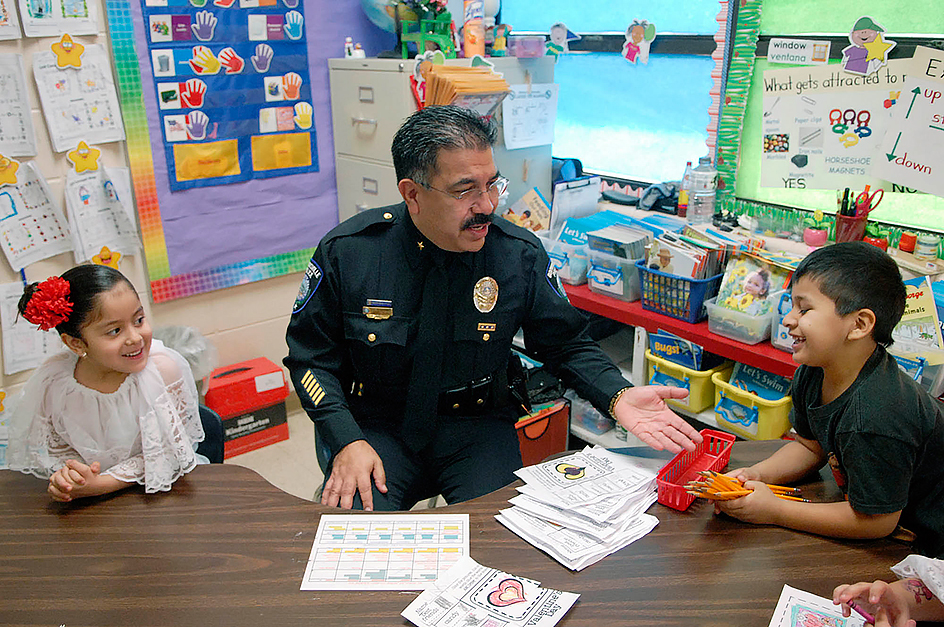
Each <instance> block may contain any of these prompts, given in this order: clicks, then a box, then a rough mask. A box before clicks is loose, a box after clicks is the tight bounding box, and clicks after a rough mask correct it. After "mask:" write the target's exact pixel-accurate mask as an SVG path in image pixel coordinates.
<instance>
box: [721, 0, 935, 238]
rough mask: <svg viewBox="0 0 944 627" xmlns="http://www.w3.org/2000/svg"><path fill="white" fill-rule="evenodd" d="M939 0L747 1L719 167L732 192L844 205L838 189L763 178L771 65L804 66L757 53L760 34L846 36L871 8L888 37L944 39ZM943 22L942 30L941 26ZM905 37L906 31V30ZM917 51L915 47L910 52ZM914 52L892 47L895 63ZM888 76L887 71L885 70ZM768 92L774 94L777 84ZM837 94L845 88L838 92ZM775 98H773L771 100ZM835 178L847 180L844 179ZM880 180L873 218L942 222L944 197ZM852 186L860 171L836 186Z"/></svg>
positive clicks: (918, 224)
mask: <svg viewBox="0 0 944 627" xmlns="http://www.w3.org/2000/svg"><path fill="white" fill-rule="evenodd" d="M934 4H935V3H934V2H933V0H916V1H915V2H913V3H906V4H901V3H898V2H892V1H890V0H863V1H862V2H858V3H851V4H850V3H825V4H824V3H821V4H820V5H817V8H816V11H810V10H809V5H808V3H805V2H803V1H802V0H763V2H761V0H749V1H748V2H747V3H746V5H745V6H742V8H741V13H740V14H739V23H738V29H737V37H738V40H737V41H736V42H735V50H736V51H737V52H739V53H740V54H738V55H737V56H735V58H734V59H732V66H731V70H730V72H729V75H728V83H727V92H726V97H727V99H730V101H729V102H726V106H725V109H724V112H723V114H722V117H721V120H720V123H719V156H718V161H719V171H720V172H721V174H722V177H723V179H724V184H725V186H726V189H727V193H729V194H730V193H732V192H733V194H734V195H735V196H736V197H737V198H742V199H749V200H757V201H761V202H766V203H771V204H777V205H784V206H789V207H799V208H804V209H811V210H815V209H823V210H833V208H834V207H835V206H836V190H835V189H797V188H791V187H789V185H791V183H790V182H789V181H785V182H784V183H783V184H782V185H781V187H769V186H763V185H762V183H764V182H766V183H770V176H769V173H768V176H767V180H766V181H762V178H763V175H762V167H761V163H762V159H763V156H764V154H763V150H764V144H763V131H762V128H763V118H764V95H765V83H764V72H765V71H766V70H768V69H778V70H779V69H781V68H783V69H784V70H787V71H788V73H789V68H793V69H794V70H797V69H798V68H799V66H791V65H784V64H775V63H770V62H768V61H767V59H766V58H762V57H761V58H755V55H754V47H755V46H756V42H757V36H758V34H763V35H768V36H775V37H795V38H800V39H816V37H817V34H818V33H819V34H822V35H832V36H845V34H846V33H847V32H848V31H849V30H851V26H852V24H854V23H855V21H856V20H857V19H858V18H859V17H861V16H863V15H868V16H870V17H872V18H874V19H875V21H876V22H878V23H880V24H882V26H884V28H885V29H886V31H887V39H891V40H895V39H896V35H897V34H899V33H902V34H917V35H924V36H926V37H932V38H934V37H937V36H940V37H941V38H942V39H944V34H942V32H944V28H942V27H940V26H939V25H938V26H937V27H935V25H934V21H933V20H928V19H927V16H928V15H932V14H933V13H934V6H933V5H934ZM935 28H937V32H933V29H935ZM898 40H899V41H903V40H904V39H903V38H902V37H899V39H898ZM833 45H834V46H835V44H833ZM910 56H911V54H910V53H908V55H907V57H910ZM907 57H906V56H903V55H895V54H894V53H892V54H890V55H889V64H890V65H889V67H894V63H899V62H900V61H899V60H901V59H904V58H907ZM811 67H812V66H811ZM829 67H830V68H831V69H832V70H839V68H840V66H839V65H838V64H835V63H834V64H831V65H830V66H829ZM840 71H841V70H840ZM768 76H769V75H768ZM884 80H886V79H885V76H884V71H883V81H884ZM880 87H884V88H886V93H887V91H888V89H894V85H882V86H878V87H876V90H875V92H876V94H877V93H881V92H880V91H879V88H880ZM767 93H768V95H770V87H769V85H768V90H767ZM863 93H865V92H863ZM790 97H793V98H795V97H797V95H796V90H795V89H794V90H793V91H792V92H790ZM830 97H834V98H841V97H842V96H841V94H836V95H830ZM872 97H875V94H872ZM884 97H885V98H887V97H888V96H887V95H886V96H884ZM862 102H863V104H862V106H860V107H859V108H860V109H873V108H874V109H876V110H877V111H880V110H881V104H878V105H876V104H874V103H871V104H869V103H865V102H864V100H863V101H862ZM769 105H770V101H769V100H768V108H769ZM722 162H723V164H722ZM831 182H841V181H839V180H838V179H837V180H836V181H831ZM879 182H880V181H879ZM793 184H795V182H794V183H793ZM880 184H881V186H882V187H883V188H885V191H886V195H885V198H884V201H883V202H882V204H881V205H880V206H879V207H878V208H877V209H876V210H875V211H874V212H873V213H872V214H870V219H873V220H876V221H879V222H883V223H886V224H892V225H900V226H907V227H913V228H918V229H927V230H941V229H942V226H941V225H942V217H944V198H941V197H939V196H936V195H931V194H926V193H921V192H919V191H918V190H915V189H913V188H908V187H905V186H903V185H893V184H892V183H890V182H884V183H882V182H880ZM846 186H850V187H853V188H858V189H861V188H862V187H863V185H861V184H858V183H857V182H856V179H855V178H854V177H852V178H851V179H849V180H847V181H846V182H845V184H844V185H837V186H836V187H837V188H841V187H846ZM873 187H874V185H873Z"/></svg>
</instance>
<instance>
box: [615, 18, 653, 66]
mask: <svg viewBox="0 0 944 627" xmlns="http://www.w3.org/2000/svg"><path fill="white" fill-rule="evenodd" d="M655 38H656V25H655V24H650V23H649V22H648V21H646V20H633V23H632V24H630V25H629V27H628V28H627V29H626V41H625V42H623V52H622V54H623V58H624V59H626V60H627V61H629V62H630V63H632V64H633V65H635V64H636V62H637V61H638V62H639V63H643V64H646V63H649V47H650V46H651V45H652V42H653V40H654V39H655Z"/></svg>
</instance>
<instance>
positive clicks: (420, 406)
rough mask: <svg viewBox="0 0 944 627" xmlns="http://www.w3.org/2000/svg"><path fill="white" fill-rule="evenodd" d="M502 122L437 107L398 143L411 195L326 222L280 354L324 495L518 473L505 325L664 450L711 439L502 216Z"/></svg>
mask: <svg viewBox="0 0 944 627" xmlns="http://www.w3.org/2000/svg"><path fill="white" fill-rule="evenodd" d="M494 141H495V130H494V128H493V127H492V126H491V125H489V124H488V123H486V122H485V121H483V120H482V119H480V118H479V117H478V116H476V115H475V114H474V113H472V112H470V111H467V110H465V109H461V108H458V107H452V106H445V107H426V108H424V109H422V110H420V111H418V112H417V113H415V114H413V115H412V116H411V117H410V118H408V119H407V121H406V122H405V123H404V124H403V126H402V127H401V128H400V129H399V131H398V132H397V134H396V136H395V137H394V139H393V146H392V150H393V162H394V167H395V169H396V175H397V179H398V181H399V183H398V187H399V191H400V194H401V196H402V197H403V202H401V203H399V204H397V205H392V206H388V207H382V208H379V209H372V210H369V211H365V212H363V213H360V214H358V215H356V216H354V217H352V218H350V219H349V220H346V221H345V222H343V223H342V224H340V225H338V226H337V227H335V228H334V229H333V230H332V231H331V232H329V233H328V234H327V235H325V237H324V239H322V240H321V243H320V244H319V245H318V248H317V249H316V251H315V254H314V256H313V257H312V259H311V261H310V262H309V265H308V268H307V270H306V272H305V276H304V278H303V280H302V285H301V288H300V290H299V293H298V297H297V299H296V301H295V306H294V311H293V314H292V318H291V322H290V323H289V326H288V333H287V342H288V346H289V354H288V357H286V358H285V365H286V366H287V367H288V369H289V370H290V372H291V376H292V381H293V383H294V385H295V389H296V390H297V391H298V394H299V397H300V399H301V402H302V406H303V407H304V408H305V410H306V411H307V412H308V415H309V416H310V417H311V419H312V420H313V421H314V422H315V425H316V430H317V433H318V440H319V445H320V446H323V447H324V449H325V452H326V453H327V457H329V458H330V463H329V468H327V469H326V471H325V475H326V477H327V478H326V481H325V484H324V488H323V492H322V499H321V502H322V504H325V505H331V506H335V505H340V506H341V507H343V508H350V507H352V506H354V507H363V508H364V509H366V510H372V509H377V510H398V509H408V508H410V507H411V506H412V505H413V504H414V503H415V502H416V501H417V500H419V499H422V498H427V497H429V496H434V495H436V494H442V495H443V497H444V498H445V499H446V501H447V502H449V503H455V502H459V501H463V500H467V499H471V498H474V497H476V496H480V495H482V494H486V493H488V492H490V491H493V490H496V489H498V488H500V487H502V486H504V485H507V484H508V483H509V482H511V481H512V480H514V475H513V472H514V471H515V470H516V469H518V468H519V467H520V466H521V455H520V452H519V449H518V439H517V434H516V432H515V428H514V422H515V421H516V419H517V418H518V416H519V415H521V414H522V410H521V405H520V403H518V402H516V401H515V399H514V395H513V394H511V393H510V392H509V385H508V375H507V373H508V364H509V356H510V348H511V344H512V338H513V337H514V335H515V333H516V332H517V331H518V329H519V328H520V329H523V331H524V339H525V345H526V346H527V347H528V349H529V350H530V351H532V352H533V353H534V354H536V355H537V356H538V357H539V358H540V359H541V360H542V361H544V362H545V363H546V364H547V366H548V368H550V369H552V371H553V372H554V373H555V374H557V375H558V376H559V377H560V378H561V379H562V380H563V381H564V383H566V384H567V385H568V386H570V387H572V388H573V389H574V390H576V391H577V393H579V394H580V396H582V397H583V398H586V399H587V400H589V401H590V402H592V403H593V405H594V406H595V407H597V408H598V409H599V410H600V411H603V412H606V413H607V414H608V415H612V416H614V417H615V418H616V419H617V420H619V421H620V423H621V424H623V425H624V426H625V427H626V428H627V429H628V430H629V431H631V432H632V433H634V434H635V435H637V436H638V437H640V438H641V439H642V440H643V441H644V442H646V443H647V444H649V445H650V446H652V447H654V448H656V449H663V448H666V449H669V450H671V451H679V450H681V447H685V448H687V449H689V450H692V449H694V447H695V444H694V442H693V441H695V442H698V441H700V440H701V437H700V435H699V434H698V433H697V432H696V431H695V430H694V429H693V428H692V427H691V426H689V425H688V424H687V423H686V422H685V421H683V420H682V419H681V418H679V417H678V416H677V415H676V414H675V413H673V412H672V411H671V410H670V409H668V408H667V407H666V405H665V403H664V401H663V399H664V398H681V397H684V396H685V395H686V394H687V392H686V391H685V390H680V389H677V388H669V387H653V386H646V387H640V388H632V387H631V386H630V384H629V383H628V382H627V381H626V380H625V379H624V378H623V377H622V375H621V374H620V371H619V369H618V368H617V367H616V366H614V365H613V363H612V362H611V361H610V359H609V358H608V357H607V356H606V355H605V354H604V353H603V351H602V350H601V349H600V348H599V347H598V346H597V345H596V344H595V343H594V342H593V341H592V339H591V338H590V337H589V336H588V334H587V332H586V318H585V316H584V315H583V314H582V313H581V312H579V311H578V310H576V309H574V308H573V307H572V306H571V305H570V303H569V302H568V300H567V298H566V295H565V293H564V291H563V288H562V287H561V284H560V281H559V280H558V278H557V275H556V273H555V271H554V266H553V264H552V263H551V262H550V260H549V258H548V256H547V253H546V252H545V251H544V248H543V247H542V246H541V244H540V242H539V241H538V239H537V238H536V237H535V236H534V235H533V234H532V233H531V232H529V231H527V230H526V229H523V228H520V227H517V226H515V225H513V224H511V223H509V222H508V221H507V220H504V219H502V218H499V217H497V216H495V215H494V211H495V208H496V206H497V204H498V200H499V197H500V196H501V194H502V193H503V192H504V191H505V189H506V187H507V184H508V181H507V179H505V178H503V177H502V176H501V175H500V174H499V172H498V169H497V168H496V167H495V163H494V161H493V160H492V144H493V143H494Z"/></svg>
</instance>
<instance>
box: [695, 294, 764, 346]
mask: <svg viewBox="0 0 944 627" xmlns="http://www.w3.org/2000/svg"><path fill="white" fill-rule="evenodd" d="M781 293H782V292H777V293H775V294H771V295H770V298H776V299H777V300H778V301H779V299H780V294H781ZM715 301H716V299H715V298H712V299H710V300H709V301H708V302H706V303H705V307H706V308H707V309H708V330H709V331H711V332H712V333H717V334H718V335H723V336H724V337H729V338H731V339H732V340H737V341H738V342H744V343H745V344H758V343H760V342H763V341H764V340H766V339H767V338H769V337H770V321H771V320H772V319H773V317H774V316H775V315H776V309H771V310H770V311H769V312H767V313H765V314H761V315H759V316H757V315H752V314H749V313H745V312H743V311H736V310H734V309H728V308H727V307H722V306H721V305H719V304H718V303H717V302H715Z"/></svg>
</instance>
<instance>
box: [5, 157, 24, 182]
mask: <svg viewBox="0 0 944 627" xmlns="http://www.w3.org/2000/svg"><path fill="white" fill-rule="evenodd" d="M19 169H20V164H19V163H17V162H16V161H14V160H13V159H10V158H8V157H4V156H3V155H0V187H3V186H4V185H16V171H17V170H19Z"/></svg>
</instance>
